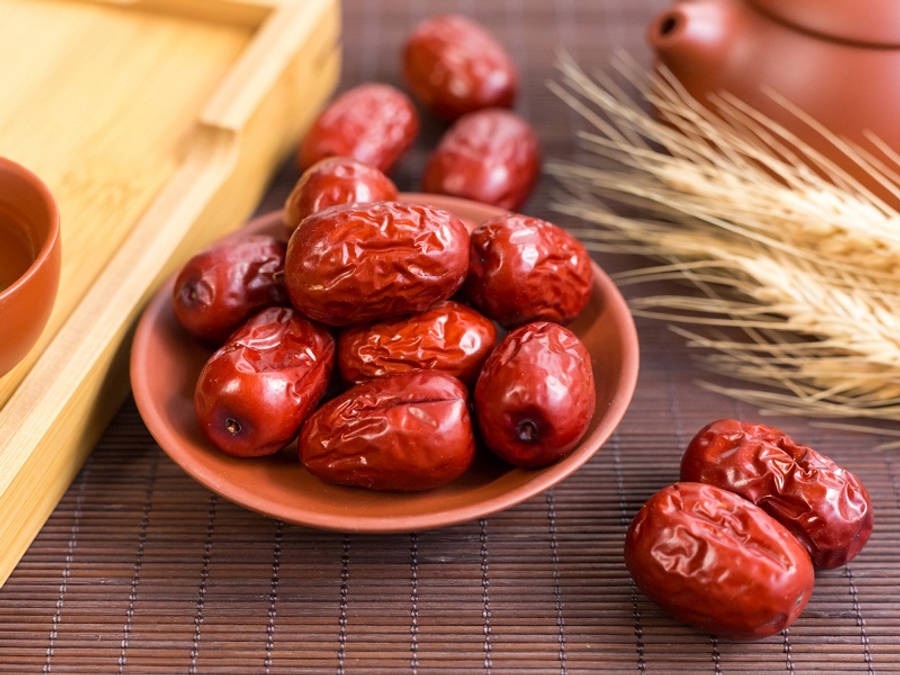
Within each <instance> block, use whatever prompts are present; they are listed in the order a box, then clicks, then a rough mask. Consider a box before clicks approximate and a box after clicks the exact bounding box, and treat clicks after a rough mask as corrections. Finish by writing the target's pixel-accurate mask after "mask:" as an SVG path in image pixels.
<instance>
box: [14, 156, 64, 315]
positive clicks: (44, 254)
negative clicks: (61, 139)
mask: <svg viewBox="0 0 900 675" xmlns="http://www.w3.org/2000/svg"><path fill="white" fill-rule="evenodd" d="M3 170H6V171H10V172H12V173H17V174H19V175H21V176H23V177H24V178H25V179H26V180H27V181H28V182H30V183H31V184H32V186H34V188H35V189H36V190H37V192H38V194H39V195H40V198H41V200H43V202H44V203H45V204H46V205H47V206H48V207H49V208H48V211H49V213H50V231H49V232H48V233H47V236H46V238H45V239H44V243H43V245H42V246H41V248H40V250H39V251H38V253H37V255H36V256H35V257H34V260H33V261H32V262H31V264H30V265H29V266H28V268H27V269H26V270H25V271H24V272H23V273H22V274H21V275H19V277H18V278H17V279H16V280H15V281H14V282H12V283H11V284H10V285H9V286H7V287H6V288H4V289H2V290H0V303H2V302H3V301H4V300H5V299H6V298H8V297H10V296H11V295H13V294H14V293H15V292H16V291H17V290H18V289H19V288H21V287H22V286H24V285H25V284H27V283H28V281H29V280H30V279H31V278H32V277H33V276H34V275H35V274H37V271H38V270H39V269H40V268H41V267H42V266H43V265H44V263H45V262H46V261H47V259H48V258H49V257H50V255H51V254H52V253H53V249H54V248H56V246H57V241H58V240H59V205H58V204H57V203H56V200H55V199H54V198H53V193H51V192H50V188H48V187H47V184H46V183H44V181H43V180H41V179H40V177H38V175H37V174H35V173H34V172H33V171H31V169H28V168H26V167H24V166H22V165H21V164H19V163H18V162H14V161H13V160H11V159H7V158H6V157H0V171H3Z"/></svg>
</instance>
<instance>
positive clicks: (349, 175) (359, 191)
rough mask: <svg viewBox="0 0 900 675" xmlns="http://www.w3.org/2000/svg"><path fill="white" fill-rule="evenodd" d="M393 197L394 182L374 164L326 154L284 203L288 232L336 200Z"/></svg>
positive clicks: (395, 193)
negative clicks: (370, 164) (369, 164)
mask: <svg viewBox="0 0 900 675" xmlns="http://www.w3.org/2000/svg"><path fill="white" fill-rule="evenodd" d="M395 199H397V186H396V185H394V183H393V181H391V179H390V178H388V177H387V176H385V175H384V174H383V173H381V171H379V170H378V169H376V168H375V167H372V166H368V165H367V164H363V163H362V162H357V161H356V160H355V159H350V158H349V157H329V158H327V159H323V160H322V161H320V162H316V163H315V164H314V165H313V166H311V167H309V168H308V169H307V170H306V171H305V172H304V174H303V175H302V176H300V180H298V181H297V184H296V185H295V186H294V189H293V191H292V192H291V194H290V196H289V197H288V198H287V201H286V202H285V204H284V224H285V226H287V229H288V233H289V234H290V233H292V232H293V231H294V230H295V229H297V225H299V224H300V221H301V220H303V219H304V218H306V216H308V215H311V214H313V213H318V212H319V211H323V210H325V209H327V208H328V207H330V206H337V205H338V204H354V203H355V204H367V203H369V202H383V201H393V200H395Z"/></svg>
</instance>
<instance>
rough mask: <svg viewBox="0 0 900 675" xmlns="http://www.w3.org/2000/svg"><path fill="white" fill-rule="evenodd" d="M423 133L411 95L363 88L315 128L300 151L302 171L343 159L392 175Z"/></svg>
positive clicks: (333, 105)
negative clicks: (319, 164) (402, 156)
mask: <svg viewBox="0 0 900 675" xmlns="http://www.w3.org/2000/svg"><path fill="white" fill-rule="evenodd" d="M418 133H419V116H418V114H417V113H416V109H415V107H414V106H413V104H412V101H410V100H409V97H408V96H407V95H406V94H404V93H403V92H402V91H400V90H399V89H395V88H394V87H392V86H390V85H387V84H378V83H369V84H361V85H359V86H358V87H354V88H353V89H350V90H348V91H346V92H344V93H343V94H341V95H340V96H339V97H338V98H336V99H335V100H334V101H333V102H332V103H331V104H330V105H329V106H328V107H327V108H325V110H324V111H323V112H322V114H321V115H319V117H318V118H317V119H316V121H315V122H313V124H312V126H311V127H310V129H309V131H308V132H307V133H306V137H305V138H304V139H303V143H302V144H301V145H300V150H299V156H298V160H299V163H300V168H301V169H307V168H309V167H311V166H312V165H313V164H315V163H316V162H318V161H319V160H320V159H325V158H326V157H334V156H340V157H352V158H353V159H355V160H357V161H359V162H362V163H363V164H368V165H369V166H374V167H375V168H377V169H379V170H381V171H384V172H385V173H387V172H388V171H390V169H391V167H392V166H393V165H394V163H395V162H396V161H397V160H398V159H400V156H401V155H402V154H403V153H404V152H406V150H407V148H409V146H410V145H412V142H413V140H414V139H415V137H416V134H418Z"/></svg>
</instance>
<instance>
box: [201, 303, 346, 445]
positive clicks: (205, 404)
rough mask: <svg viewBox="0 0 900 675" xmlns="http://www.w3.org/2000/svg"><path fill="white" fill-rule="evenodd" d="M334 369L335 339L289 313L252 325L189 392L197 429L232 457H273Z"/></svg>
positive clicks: (265, 315) (276, 312)
mask: <svg viewBox="0 0 900 675" xmlns="http://www.w3.org/2000/svg"><path fill="white" fill-rule="evenodd" d="M333 365H334V339H333V338H332V337H331V334H330V333H329V332H328V331H327V330H326V329H325V328H323V327H321V326H317V325H316V324H314V323H312V322H311V321H309V320H307V319H305V318H304V317H302V316H300V315H299V314H298V313H297V312H296V311H295V310H293V309H290V308H288V307H270V308H268V309H264V310H263V311H262V312H260V313H259V314H257V315H256V316H254V317H253V318H251V319H250V320H249V321H247V323H245V324H244V325H243V326H242V327H241V328H240V329H238V330H237V331H236V332H235V333H234V334H233V335H232V336H231V337H230V338H229V340H228V342H227V343H226V344H225V345H224V346H222V347H221V348H220V349H219V350H218V351H216V352H215V353H214V354H213V355H212V356H211V357H210V358H209V360H208V361H207V362H206V365H204V366H203V370H202V371H201V372H200V377H199V378H198V379H197V386H196V389H195V390H194V408H195V410H196V413H197V420H198V422H199V423H200V428H201V429H202V430H203V433H204V434H205V435H206V437H207V438H208V439H209V440H210V441H212V442H213V444H214V445H215V446H216V447H218V448H220V449H221V450H224V451H225V452H227V453H228V454H230V455H237V456H239V457H258V456H261V455H270V454H272V453H274V452H277V451H278V450H280V449H281V448H283V447H284V446H285V445H287V443H288V442H290V440H291V439H292V438H293V437H294V435H295V434H296V433H297V430H298V429H299V428H300V424H301V423H302V422H303V420H305V419H306V417H307V416H308V415H309V414H310V413H311V412H312V411H313V409H314V408H315V406H316V404H317V403H318V402H319V399H320V398H321V397H322V394H323V393H324V392H325V387H326V386H327V384H328V378H329V377H330V375H331V369H332V367H333Z"/></svg>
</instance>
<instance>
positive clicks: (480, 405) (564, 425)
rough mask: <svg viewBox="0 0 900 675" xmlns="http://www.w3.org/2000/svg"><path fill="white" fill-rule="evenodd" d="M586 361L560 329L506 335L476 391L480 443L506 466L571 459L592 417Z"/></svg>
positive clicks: (539, 327)
mask: <svg viewBox="0 0 900 675" xmlns="http://www.w3.org/2000/svg"><path fill="white" fill-rule="evenodd" d="M595 402H596V394H595V391H594V374H593V370H592V369H591V356H590V354H589V353H588V351H587V349H586V348H585V346H584V345H583V344H582V342H581V340H579V339H578V337H577V336H576V335H575V334H574V333H573V332H572V331H570V330H569V329H567V328H563V327H562V326H560V325H559V324H555V323H548V322H545V321H538V322H536V323H531V324H528V325H527V326H522V327H521V328H519V329H517V330H514V331H513V332H512V333H510V334H509V335H507V336H506V337H505V338H504V339H503V341H501V342H500V344H499V345H497V348H496V349H494V351H493V352H492V353H491V355H490V356H489V357H488V359H487V361H486V362H485V364H484V368H483V369H482V371H481V375H479V377H478V382H477V383H476V385H475V414H476V417H477V418H478V428H479V429H480V430H481V434H482V437H483V439H484V442H485V444H486V445H487V446H488V448H490V449H491V450H492V451H493V452H494V453H496V454H497V455H499V456H500V457H501V458H502V459H504V460H506V461H507V462H509V463H510V464H515V465H516V466H523V467H538V466H544V465H546V464H549V463H550V462H554V461H556V460H557V459H560V458H561V457H564V456H565V455H567V454H569V452H571V451H572V449H573V448H574V447H575V445H576V444H577V443H578V441H579V440H580V439H581V437H582V436H583V435H584V432H585V431H587V428H588V424H590V421H591V417H592V416H593V414H594V405H595Z"/></svg>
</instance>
